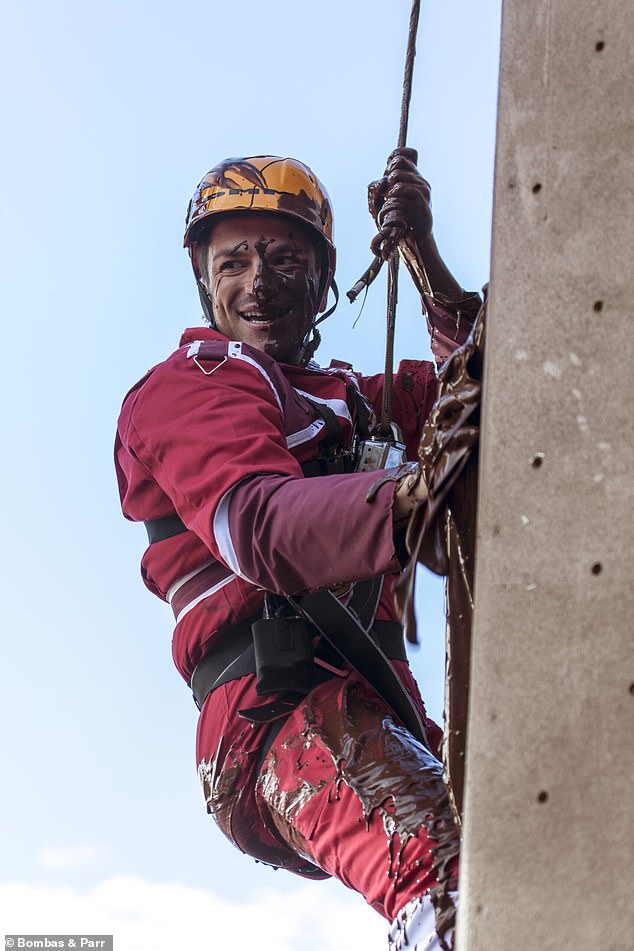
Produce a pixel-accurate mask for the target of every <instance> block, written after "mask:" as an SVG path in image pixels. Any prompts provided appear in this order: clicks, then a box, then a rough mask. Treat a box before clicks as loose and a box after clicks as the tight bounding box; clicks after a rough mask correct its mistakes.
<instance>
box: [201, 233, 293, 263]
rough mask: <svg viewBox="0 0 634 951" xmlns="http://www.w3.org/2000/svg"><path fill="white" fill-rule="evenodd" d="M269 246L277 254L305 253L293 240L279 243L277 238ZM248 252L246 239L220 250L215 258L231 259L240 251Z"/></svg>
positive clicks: (287, 239) (286, 239) (284, 240)
mask: <svg viewBox="0 0 634 951" xmlns="http://www.w3.org/2000/svg"><path fill="white" fill-rule="evenodd" d="M268 244H269V246H270V249H271V251H275V252H276V253H277V252H278V251H282V252H284V251H294V252H295V253H296V254H303V253H304V252H303V251H302V248H301V246H300V245H299V244H297V242H296V241H295V240H294V239H293V238H283V239H281V240H280V241H279V242H278V241H277V240H276V239H275V238H273V239H272V240H271V241H269V242H268ZM248 250H249V242H248V241H247V240H246V239H245V240H244V241H240V243H239V244H236V245H235V246H231V245H226V246H225V247H220V248H218V250H217V251H216V252H215V254H214V257H217V258H229V257H231V256H232V255H234V254H238V252H239V251H248Z"/></svg>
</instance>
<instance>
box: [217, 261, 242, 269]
mask: <svg viewBox="0 0 634 951" xmlns="http://www.w3.org/2000/svg"><path fill="white" fill-rule="evenodd" d="M237 266H238V262H237V261H223V262H222V264H221V265H220V267H219V268H218V270H219V271H223V272H226V271H233V270H235V269H236V268H237Z"/></svg>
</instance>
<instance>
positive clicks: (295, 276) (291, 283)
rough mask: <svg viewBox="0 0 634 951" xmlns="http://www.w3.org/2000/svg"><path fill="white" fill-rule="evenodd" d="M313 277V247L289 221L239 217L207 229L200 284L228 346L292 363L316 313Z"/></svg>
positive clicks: (316, 273) (316, 271)
mask: <svg viewBox="0 0 634 951" xmlns="http://www.w3.org/2000/svg"><path fill="white" fill-rule="evenodd" d="M204 260H205V258H204V255H203V261H204ZM319 277H320V255H319V249H318V247H317V243H316V242H315V241H314V240H313V239H312V237H311V235H310V232H308V231H306V230H305V229H304V228H302V226H301V225H299V224H295V222H293V221H292V220H291V219H289V218H285V217H283V216H281V215H275V214H270V215H269V214H258V213H256V214H249V213H248V212H245V213H244V214H233V215H229V216H227V217H226V218H224V219H221V220H220V221H218V222H216V224H214V225H213V227H212V229H211V235H210V237H209V239H208V245H207V256H206V268H205V269H204V274H203V278H202V280H203V283H204V284H205V287H206V289H207V291H208V293H209V296H210V297H211V300H212V303H213V309H214V318H215V324H216V327H217V329H218V330H219V331H220V332H221V333H223V334H225V336H227V337H229V339H230V340H241V341H242V342H243V343H247V344H249V345H250V346H252V347H256V349H258V350H263V351H264V352H265V353H267V354H269V356H271V357H274V358H275V359H276V360H279V361H281V362H282V363H300V362H301V359H302V356H303V353H304V340H305V338H306V335H307V334H308V332H309V330H310V328H311V326H312V323H313V318H314V317H315V314H316V313H317V306H318V300H317V293H318V288H319Z"/></svg>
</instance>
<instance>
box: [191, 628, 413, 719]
mask: <svg viewBox="0 0 634 951" xmlns="http://www.w3.org/2000/svg"><path fill="white" fill-rule="evenodd" d="M254 620H256V619H255V618H250V619H249V620H247V621H240V622H239V623H238V624H236V625H234V627H232V628H229V629H228V630H226V631H223V633H222V634H220V635H219V636H218V638H217V640H216V639H215V640H214V642H213V644H212V646H211V648H210V650H209V651H208V653H207V654H205V656H204V657H203V659H202V660H201V661H200V663H199V664H198V665H197V666H196V669H195V670H194V673H193V674H192V679H191V681H190V687H191V689H192V693H193V695H194V702H195V704H196V706H197V707H198V709H199V710H200V709H202V706H203V704H204V702H205V700H206V699H207V697H208V696H209V694H210V693H211V692H212V690H216V689H217V688H218V687H221V686H222V685H223V684H226V683H229V682H230V681H231V680H238V678H240V677H246V676H247V674H255V672H256V671H255V652H254V649H253V638H252V636H251V625H252V623H253V621H254ZM371 639H372V641H373V643H376V644H378V645H379V646H380V649H381V651H382V652H383V654H384V655H385V656H387V657H389V658H390V659H391V660H407V652H406V650H405V642H404V639H403V628H402V627H401V625H400V624H397V623H396V622H395V621H376V622H375V624H374V627H373V629H372V638H371ZM324 647H325V650H324V651H323V654H324V657H323V659H324V660H325V661H326V662H327V663H328V664H329V665H330V666H332V667H337V668H338V669H340V670H342V671H343V670H344V667H343V664H344V660H343V657H342V655H341V654H340V653H339V652H338V651H337V650H336V649H333V648H332V646H331V645H329V644H325V645H324ZM321 654H322V651H321V650H320V647H319V646H318V648H317V651H316V654H315V656H316V659H317V662H319V660H320V659H322V657H321ZM315 676H316V678H319V680H320V681H321V682H323V680H325V679H330V678H331V677H334V676H336V674H335V673H334V671H329V670H327V669H326V668H324V667H321V666H319V665H318V664H316V665H315ZM317 682H318V680H316V681H315V683H317ZM299 699H300V698H299V697H295V698H293V699H292V700H291V699H290V698H288V699H281V700H277V701H272V702H271V703H268V704H263V705H262V707H254V708H253V711H249V712H250V713H251V712H255V711H256V710H258V709H259V710H261V711H262V714H263V717H264V718H263V721H262V722H267V721H269V720H272V719H277V717H279V716H283V715H285V714H287V713H289V712H290V711H291V710H292V709H294V708H295V707H296V706H297V703H298V700H299ZM278 707H279V710H278V709H277V708H278ZM251 718H252V717H249V719H251ZM254 718H255V717H254Z"/></svg>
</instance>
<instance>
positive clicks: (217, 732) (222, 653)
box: [116, 149, 479, 949]
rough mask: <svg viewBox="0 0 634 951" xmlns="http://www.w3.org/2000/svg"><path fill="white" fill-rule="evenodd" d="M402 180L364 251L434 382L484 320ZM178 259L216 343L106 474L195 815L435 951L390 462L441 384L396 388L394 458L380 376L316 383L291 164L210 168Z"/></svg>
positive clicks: (310, 215)
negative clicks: (183, 754) (117, 500)
mask: <svg viewBox="0 0 634 951" xmlns="http://www.w3.org/2000/svg"><path fill="white" fill-rule="evenodd" d="M414 159H415V156H414V154H413V153H412V152H411V151H410V150H407V149H402V150H397V151H396V152H395V153H393V154H392V156H390V159H389V160H388V165H387V168H386V171H385V174H384V176H383V178H382V179H381V180H380V181H379V182H377V183H374V185H373V186H371V188H370V209H371V212H372V213H373V215H374V217H375V219H376V221H377V224H378V227H379V234H378V236H377V238H376V239H375V242H374V244H373V248H374V250H375V252H377V253H379V254H380V255H381V256H383V257H387V256H388V255H389V254H390V252H392V251H393V250H394V248H395V247H396V246H397V244H398V245H399V246H400V248H401V253H402V255H403V257H404V259H405V261H406V263H407V265H408V267H409V269H410V271H411V273H412V276H413V277H414V279H415V280H416V281H419V280H420V274H421V273H425V274H426V278H427V279H428V281H429V284H430V285H431V293H430V292H429V291H430V288H429V287H425V288H424V290H423V287H422V285H420V284H419V285H418V286H419V289H420V290H421V299H422V302H423V311H424V313H425V314H426V316H427V322H428V326H429V328H430V330H431V334H432V348H433V350H434V353H435V355H436V358H437V360H438V361H439V362H442V361H443V360H444V359H445V358H446V357H447V356H448V355H449V354H450V353H451V351H452V350H453V349H454V348H455V347H456V346H458V345H459V344H460V343H462V342H463V341H464V339H465V338H466V336H467V333H468V331H469V329H470V326H471V323H472V321H473V318H474V317H475V314H476V312H477V309H478V304H479V299H478V297H477V295H467V294H466V293H465V292H464V291H463V290H462V288H461V287H460V286H459V285H458V284H457V283H456V281H455V280H454V278H453V277H452V276H451V274H450V273H449V271H448V270H447V268H446V266H445V265H444V263H443V262H442V260H441V258H440V256H439V254H438V251H437V248H436V245H435V242H434V239H433V235H432V218H431V213H430V205H429V199H430V194H429V186H428V184H427V183H426V182H425V181H424V179H423V178H422V177H421V176H420V174H419V172H418V171H417V169H416V165H415V164H414ZM184 243H185V246H186V247H187V248H188V250H189V253H190V256H191V260H192V265H193V269H194V274H195V276H196V281H197V284H198V288H199V292H200V297H201V302H202V305H203V309H204V312H205V316H206V319H207V321H208V324H209V326H206V327H195V328H193V329H190V330H186V331H185V333H184V334H183V336H182V338H181V341H180V346H179V348H178V349H177V350H176V351H175V353H173V354H172V355H171V356H170V357H168V359H167V360H165V361H164V362H163V363H161V364H159V365H158V366H157V367H155V368H154V369H153V370H151V371H150V372H149V373H148V374H147V375H146V376H145V377H144V378H143V379H142V380H141V381H140V382H139V383H137V384H136V386H134V387H133V388H132V390H131V391H130V393H129V394H128V396H127V397H126V399H125V402H124V405H123V409H122V412H121V416H120V419H119V425H118V431H117V441H116V466H117V475H118V479H119V488H120V493H121V500H122V507H123V511H124V514H125V515H126V517H127V518H130V519H133V520H135V521H144V522H145V523H146V527H147V530H148V536H149V547H148V548H147V550H146V552H145V554H144V556H143V560H142V574H143V579H144V581H145V584H146V585H147V586H148V588H149V589H150V590H151V591H153V592H154V593H155V594H156V595H158V596H159V597H160V598H162V599H163V600H165V601H168V602H169V603H170V605H171V607H172V610H173V612H174V616H175V619H176V627H175V631H174V639H173V656H174V660H175V663H176V666H177V668H178V670H179V671H180V673H181V674H182V676H183V678H184V679H185V681H186V682H187V683H188V684H189V685H190V686H191V688H192V690H193V693H194V698H195V700H196V703H197V705H198V707H199V709H200V711H201V712H200V719H199V725H198V734H197V762H198V769H199V775H200V779H201V782H202V785H203V789H204V794H205V799H206V802H207V808H208V811H209V812H210V813H211V814H212V815H213V817H214V819H215V820H216V822H217V824H218V826H219V827H220V829H221V830H222V832H223V833H224V834H225V835H226V836H227V837H228V838H229V839H230V840H231V841H232V842H233V843H234V844H235V845H236V846H237V847H238V848H239V849H241V850H242V851H244V852H246V853H248V854H249V855H251V856H253V857H254V858H256V859H258V861H261V862H264V863H268V864H269V865H273V866H276V867H279V868H285V869H288V870H290V871H293V872H295V873H297V874H299V875H303V876H306V877H309V878H325V877H328V876H331V875H334V876H336V877H337V878H339V879H340V880H341V881H342V882H344V884H346V885H348V886H349V887H351V888H353V889H355V890H356V891H358V892H360V893H361V894H362V895H364V897H365V898H366V900H367V901H368V902H369V904H371V905H372V906H373V907H374V908H375V909H376V910H377V911H378V912H380V913H381V914H382V915H384V916H385V917H386V918H387V919H388V920H389V921H391V922H392V928H391V938H390V941H391V947H392V948H394V949H397V948H401V947H403V948H405V947H412V948H413V947H415V946H418V947H419V948H423V947H425V948H429V949H433V948H444V949H448V948H450V947H451V946H452V942H453V937H452V936H453V922H454V916H455V893H456V879H457V862H458V847H459V835H458V832H457V830H456V826H455V823H454V819H453V815H452V812H451V808H450V805H449V801H448V797H447V792H446V789H445V786H444V784H443V781H442V777H441V772H442V769H441V765H440V763H439V761H438V759H437V758H436V756H437V755H438V744H439V741H440V738H441V731H440V729H439V727H437V726H436V724H434V723H433V722H432V721H430V720H428V719H427V718H426V716H425V711H424V707H423V703H422V700H421V698H420V695H419V692H418V688H417V686H416V683H415V681H414V679H413V677H412V675H411V672H410V670H409V666H408V664H407V660H406V656H405V651H404V644H403V633H402V628H401V626H400V624H399V623H398V618H397V616H396V613H395V609H394V603H393V588H394V584H395V582H396V580H397V579H398V573H399V571H400V569H401V568H402V566H403V564H404V563H405V562H406V560H407V552H406V551H405V549H404V545H403V530H404V527H405V526H406V524H407V520H408V517H409V514H410V512H411V511H412V509H413V508H414V507H416V506H417V505H419V504H420V503H421V502H424V499H425V497H426V490H425V484H424V481H423V479H422V477H421V473H420V468H419V465H418V463H414V462H409V463H405V464H398V463H400V462H402V460H401V459H400V458H399V440H400V437H401V434H402V442H403V444H404V445H405V447H406V452H407V458H408V459H416V449H417V444H418V440H419V438H420V433H421V429H422V426H423V423H424V421H425V419H426V417H427V415H428V414H429V412H430V409H431V407H432V404H433V402H434V398H435V394H436V377H435V375H434V369H433V366H432V364H430V363H428V362H424V361H405V362H404V363H402V364H401V366H400V368H399V371H398V373H397V374H396V376H395V380H394V391H393V399H392V408H393V409H392V411H393V419H394V423H395V424H396V426H397V427H398V430H395V432H396V433H397V436H398V437H399V438H398V439H397V438H396V437H395V438H394V440H392V442H390V441H389V440H387V441H386V440H381V439H376V438H375V439H372V438H371V437H372V435H373V433H374V434H375V435H376V416H375V411H376V410H377V408H378V407H380V405H381V399H382V393H383V384H384V380H383V376H372V377H364V376H362V375H360V374H358V373H355V372H353V370H352V368H351V367H350V366H349V365H347V364H342V363H337V364H336V365H334V366H331V367H330V368H328V369H321V368H320V367H319V366H318V364H317V363H315V361H314V360H313V355H314V352H315V350H316V349H317V346H318V344H319V331H318V330H317V323H318V322H319V321H320V320H323V319H324V311H325V310H326V306H327V304H326V301H327V297H328V293H329V290H330V289H331V286H332V285H333V278H334V270H335V247H334V244H333V220H332V209H331V205H330V200H329V198H328V195H327V192H326V190H325V189H324V187H323V186H322V185H321V183H320V182H319V180H318V179H317V178H316V177H315V175H314V174H313V173H312V171H311V170H310V169H309V168H308V167H307V166H306V165H304V164H302V163H301V162H299V161H296V160H294V159H290V158H278V157H275V156H255V157H249V158H234V159H227V160H226V161H224V162H222V163H220V164H219V165H217V166H216V167H215V168H213V169H212V170H211V171H210V172H209V173H208V174H207V175H206V176H205V177H204V178H203V180H202V181H201V183H200V185H199V186H198V188H197V189H196V191H195V193H194V196H193V198H192V200H191V202H190V204H189V208H188V212H187V220H186V231H185V240H184ZM320 314H321V315H322V316H321V317H319V315H320ZM325 316H327V314H325ZM386 465H387V466H388V467H387V468H383V466H386ZM386 657H387V658H388V659H389V660H386Z"/></svg>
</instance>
